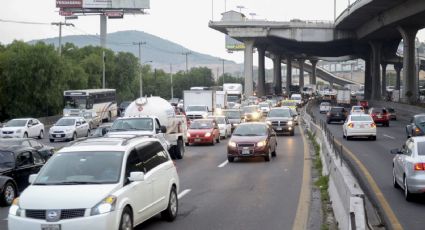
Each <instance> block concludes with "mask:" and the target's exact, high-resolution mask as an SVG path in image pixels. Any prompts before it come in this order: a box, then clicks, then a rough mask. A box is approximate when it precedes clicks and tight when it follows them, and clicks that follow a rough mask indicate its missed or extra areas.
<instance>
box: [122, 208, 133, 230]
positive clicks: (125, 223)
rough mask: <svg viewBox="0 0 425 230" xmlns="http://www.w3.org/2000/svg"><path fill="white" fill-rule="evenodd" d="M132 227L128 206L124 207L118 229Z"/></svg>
mask: <svg viewBox="0 0 425 230" xmlns="http://www.w3.org/2000/svg"><path fill="white" fill-rule="evenodd" d="M132 229H133V216H132V215H131V211H130V208H128V207H125V208H124V211H123V212H122V215H121V221H120V228H119V230H132Z"/></svg>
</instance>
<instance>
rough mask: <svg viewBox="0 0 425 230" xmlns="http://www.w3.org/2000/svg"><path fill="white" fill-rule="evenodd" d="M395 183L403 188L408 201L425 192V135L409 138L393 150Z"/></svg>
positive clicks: (395, 185)
mask: <svg viewBox="0 0 425 230" xmlns="http://www.w3.org/2000/svg"><path fill="white" fill-rule="evenodd" d="M391 153H392V154H396V155H395V157H394V158H393V184H394V187H395V188H400V187H401V188H403V189H404V196H405V198H406V200H407V201H411V200H412V196H413V194H419V193H425V137H423V136H421V137H412V138H409V139H408V140H407V141H406V143H405V144H404V145H403V147H402V148H401V149H393V150H391Z"/></svg>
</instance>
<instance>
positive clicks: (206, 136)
mask: <svg viewBox="0 0 425 230" xmlns="http://www.w3.org/2000/svg"><path fill="white" fill-rule="evenodd" d="M187 142H188V143H187V144H211V145H214V143H219V142H220V129H219V128H218V125H217V123H216V122H215V121H214V119H197V120H192V122H191V123H190V127H189V129H188V130H187Z"/></svg>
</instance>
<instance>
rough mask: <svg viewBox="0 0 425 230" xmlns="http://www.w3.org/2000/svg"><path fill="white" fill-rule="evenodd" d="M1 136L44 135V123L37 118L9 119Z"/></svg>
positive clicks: (25, 136) (40, 136)
mask: <svg viewBox="0 0 425 230" xmlns="http://www.w3.org/2000/svg"><path fill="white" fill-rule="evenodd" d="M0 136H1V137H3V138H7V137H9V138H10V137H12V138H22V137H23V138H28V137H37V138H39V139H42V138H43V137H44V124H43V123H41V122H40V121H39V120H37V119H35V118H20V119H13V120H10V121H8V122H7V123H6V124H5V125H4V126H3V128H2V129H1V134H0Z"/></svg>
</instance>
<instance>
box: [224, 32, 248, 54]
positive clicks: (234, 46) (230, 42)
mask: <svg viewBox="0 0 425 230" xmlns="http://www.w3.org/2000/svg"><path fill="white" fill-rule="evenodd" d="M225 42H226V49H227V50H230V51H237V50H244V49H245V44H243V43H242V42H240V41H238V40H236V39H234V38H232V37H230V36H229V35H226V39H225Z"/></svg>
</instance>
